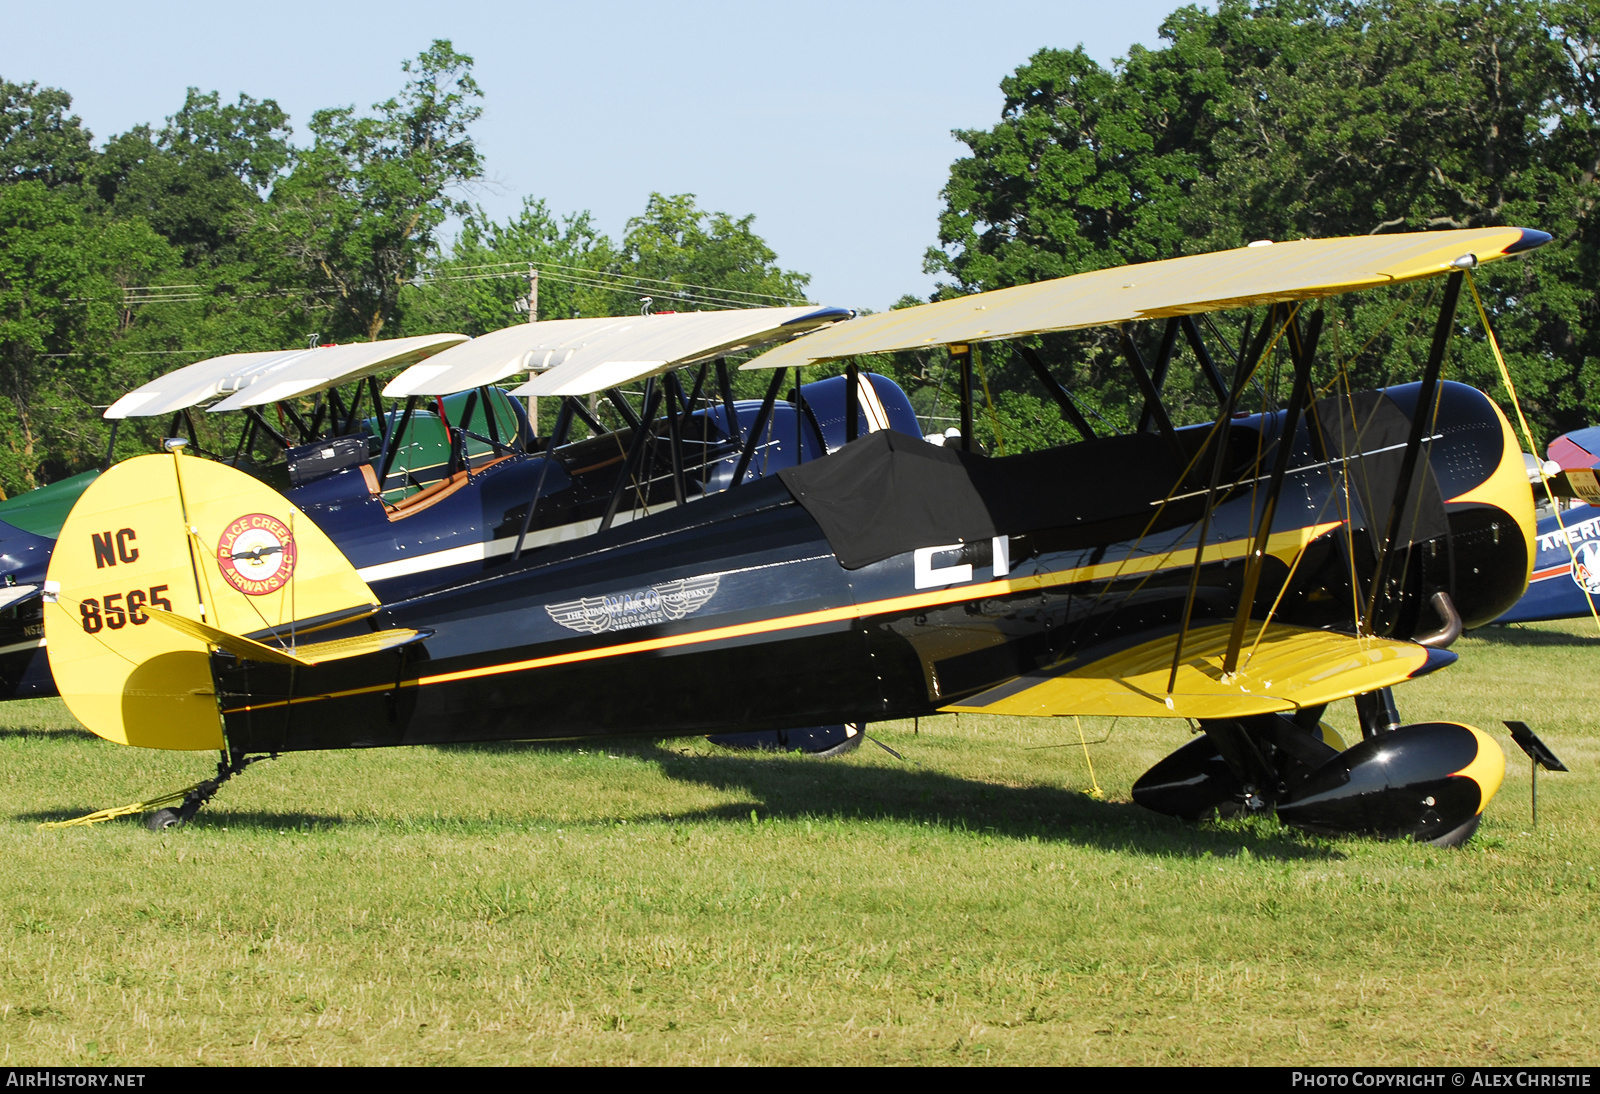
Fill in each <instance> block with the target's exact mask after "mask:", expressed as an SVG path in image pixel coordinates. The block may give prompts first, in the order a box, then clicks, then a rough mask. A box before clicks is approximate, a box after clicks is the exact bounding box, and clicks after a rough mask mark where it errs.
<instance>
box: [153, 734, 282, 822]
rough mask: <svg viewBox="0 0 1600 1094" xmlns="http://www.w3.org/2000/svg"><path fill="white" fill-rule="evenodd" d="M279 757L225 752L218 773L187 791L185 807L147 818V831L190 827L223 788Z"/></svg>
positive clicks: (184, 800)
mask: <svg viewBox="0 0 1600 1094" xmlns="http://www.w3.org/2000/svg"><path fill="white" fill-rule="evenodd" d="M277 758H278V754H277V753H276V752H273V753H271V754H269V755H263V756H246V755H244V753H242V752H241V753H238V754H237V755H236V754H233V753H229V752H224V753H223V754H222V758H221V759H220V760H218V761H217V773H216V775H215V776H213V777H212V778H209V779H207V780H205V781H204V782H200V783H196V784H195V785H193V786H191V787H190V788H189V789H188V790H186V791H184V794H183V803H182V804H181V805H179V806H178V807H177V808H176V809H171V808H169V809H157V810H156V811H155V812H154V813H151V814H150V815H149V816H148V817H146V818H145V821H144V824H145V827H146V828H148V829H150V831H152V832H160V831H163V830H165V829H167V828H172V827H174V826H176V825H180V824H188V823H189V822H190V821H191V820H193V819H194V815H195V814H196V813H198V812H200V807H201V806H202V805H204V804H205V803H206V802H208V801H210V800H211V799H212V798H214V797H216V796H217V791H218V790H221V789H222V784H223V783H225V782H227V781H228V780H229V779H231V778H233V777H234V776H235V775H237V774H239V773H240V772H241V771H243V770H244V769H245V768H247V767H249V766H250V765H251V764H253V763H256V762H258V761H260V760H276V759H277Z"/></svg>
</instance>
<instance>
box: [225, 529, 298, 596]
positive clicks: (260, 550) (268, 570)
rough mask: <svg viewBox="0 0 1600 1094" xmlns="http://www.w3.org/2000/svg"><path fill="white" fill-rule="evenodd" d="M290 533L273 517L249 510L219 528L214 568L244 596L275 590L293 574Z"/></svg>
mask: <svg viewBox="0 0 1600 1094" xmlns="http://www.w3.org/2000/svg"><path fill="white" fill-rule="evenodd" d="M294 559H295V549H294V533H292V532H290V531H289V526H288V525H287V524H285V523H283V521H281V520H279V519H278V518H277V517H274V516H269V515H267V514H266V513H250V514H248V515H246V516H242V517H240V518H239V519H237V520H235V521H234V522H233V523H232V524H229V525H228V527H227V528H226V529H224V530H223V533H222V538H221V539H220V540H218V541H217V569H219V570H221V571H222V577H223V579H224V580H225V581H227V583H228V584H229V585H232V586H233V587H234V588H235V589H238V590H239V591H240V592H241V593H244V594H245V595H247V596H266V595H267V594H268V593H275V592H277V591H278V590H279V589H281V588H283V587H284V585H286V584H288V582H289V579H290V578H291V577H293V576H294Z"/></svg>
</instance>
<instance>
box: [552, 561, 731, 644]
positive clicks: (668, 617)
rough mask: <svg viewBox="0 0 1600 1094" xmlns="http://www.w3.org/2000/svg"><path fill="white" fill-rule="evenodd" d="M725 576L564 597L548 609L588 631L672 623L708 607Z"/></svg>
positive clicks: (564, 621) (565, 622)
mask: <svg viewBox="0 0 1600 1094" xmlns="http://www.w3.org/2000/svg"><path fill="white" fill-rule="evenodd" d="M721 580H722V579H721V578H720V577H718V576H715V575H713V576H711V577H686V578H680V579H679V580H677V581H665V582H662V583H661V584H659V585H651V586H650V587H649V588H646V589H632V590H629V591H628V592H625V593H612V594H608V595H606V596H585V597H581V598H580V599H578V600H563V601H562V602H561V603H559V604H546V605H545V606H544V610H545V611H546V612H547V613H549V615H550V618H551V619H552V620H554V621H555V622H557V623H559V624H561V625H562V626H563V627H566V628H567V629H569V630H574V631H582V632H584V633H585V634H602V633H604V632H606V631H622V630H628V629H629V628H632V627H647V626H649V625H651V624H652V623H671V622H675V621H677V620H679V619H682V618H684V617H685V616H689V615H693V614H694V613H695V612H697V611H699V610H700V609H701V608H703V607H705V605H706V604H708V603H709V602H710V600H711V598H712V597H713V596H716V595H717V586H718V585H719V584H720V583H721Z"/></svg>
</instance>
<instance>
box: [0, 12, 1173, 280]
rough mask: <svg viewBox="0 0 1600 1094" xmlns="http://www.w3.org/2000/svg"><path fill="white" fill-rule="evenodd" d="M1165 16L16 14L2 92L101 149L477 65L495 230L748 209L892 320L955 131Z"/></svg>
mask: <svg viewBox="0 0 1600 1094" xmlns="http://www.w3.org/2000/svg"><path fill="white" fill-rule="evenodd" d="M1179 6H1181V4H1180V2H1179V0H1120V2H1118V3H1104V2H1092V0H1057V2H1055V3H1048V2H1036V0H1018V2H1012V3H991V4H974V3H970V2H968V3H959V4H958V3H951V2H946V0H920V2H914V3H911V2H898V0H896V2H885V0H878V2H865V3H862V2H857V3H845V2H833V0H827V2H823V3H812V4H808V5H781V6H780V5H776V4H761V3H750V2H745V3H690V2H684V3H678V4H669V3H657V4H636V3H604V4H575V3H571V2H565V3H549V2H543V0H533V2H525V3H517V4H508V3H454V4H449V3H446V4H439V3H430V4H422V3H412V2H409V0H395V2H389V3H381V4H379V3H367V2H361V3H349V2H346V3H340V2H328V0H324V2H322V3H316V4H312V3H305V2H302V0H289V2H282V3H274V4H261V3H256V4H248V5H246V4H237V5H234V4H218V3H209V4H181V3H169V2H162V0H146V2H145V3H141V4H137V5H128V4H125V3H115V4H112V3H102V2H98V0H95V2H79V3H75V4H65V5H60V6H57V5H54V4H37V3H35V4H25V5H24V4H15V5H9V6H8V10H7V11H6V14H5V20H4V30H3V32H0V76H4V77H5V78H6V79H9V80H12V81H30V80H37V81H39V82H40V83H41V84H46V85H50V86H55V87H61V88H64V89H66V90H67V91H69V92H71V93H72V95H73V97H74V109H75V110H76V111H77V113H78V114H80V115H81V116H82V118H83V120H84V122H85V124H86V125H88V127H89V128H90V129H91V130H92V131H93V132H94V134H95V137H96V139H97V140H103V139H105V138H106V137H108V136H110V135H112V134H114V133H118V132H121V131H123V130H125V129H127V128H129V127H130V126H133V125H136V124H138V123H140V122H154V123H159V122H160V120H161V119H162V118H164V117H166V116H167V115H168V114H171V113H172V112H173V111H174V110H176V109H177V108H178V107H179V106H181V105H182V103H183V97H184V90H185V88H187V87H190V86H194V87H198V88H200V89H201V90H205V91H210V90H217V91H220V92H222V95H223V97H224V98H225V99H232V98H233V97H235V96H236V95H237V94H238V93H239V92H241V91H243V92H246V93H248V94H250V95H254V96H256V97H258V98H275V99H277V100H278V102H279V103H280V104H281V105H282V106H283V107H284V109H286V110H287V111H289V113H290V115H291V117H292V123H291V124H293V125H294V126H295V129H296V139H303V138H304V137H305V136H306V131H305V124H304V123H305V121H306V119H307V118H308V117H309V115H310V113H311V111H312V110H314V109H317V108H318V107H323V106H337V105H350V104H353V105H355V106H357V107H360V108H366V107H368V106H370V105H371V104H372V103H373V102H375V101H378V100H381V99H384V98H387V97H389V96H390V95H392V94H393V93H394V92H395V91H396V90H398V88H399V87H400V85H401V83H402V81H403V76H402V75H401V73H400V70H399V69H400V62H401V61H402V60H403V59H404V58H407V57H411V56H415V55H416V54H417V53H418V52H419V51H420V50H422V49H423V48H425V47H426V46H427V45H428V43H429V42H430V41H432V40H433V39H435V38H448V39H451V40H452V41H453V42H454V44H455V46H456V48H457V49H458V50H461V51H462V52H464V53H467V54H470V55H471V56H472V57H473V58H474V59H475V61H476V66H475V72H476V75H477V78H478V81H479V83H480V84H481V85H482V87H483V90H484V93H485V99H484V108H485V109H484V116H483V119H482V121H481V122H480V123H479V124H478V126H477V129H476V135H477V137H478V141H479V144H480V147H481V149H482V151H483V153H484V155H485V158H486V161H487V165H488V176H489V177H488V179H487V181H486V183H485V184H484V185H483V186H482V187H481V188H479V189H478V190H477V192H476V193H475V194H474V195H472V196H473V198H474V200H477V201H478V202H480V203H481V204H482V205H483V206H484V207H485V208H486V209H488V210H489V212H490V213H492V214H494V215H495V216H497V217H505V216H509V215H511V214H512V213H513V212H515V211H516V209H517V208H518V207H519V206H520V204H521V200H522V197H523V195H532V196H535V197H542V198H544V199H546V200H547V201H548V202H549V203H550V207H551V208H552V209H553V210H555V211H557V212H571V211H576V210H580V209H589V210H592V211H593V213H594V214H595V216H596V218H597V220H598V222H599V224H600V227H601V228H602V229H604V230H605V231H608V232H610V233H612V234H614V235H620V234H621V232H622V230H623V226H624V225H625V223H626V221H627V219H628V217H630V216H633V215H635V214H637V213H638V212H639V211H641V210H642V209H643V207H644V203H645V199H646V198H647V196H648V195H649V194H650V192H651V191H652V190H655V191H661V192H663V193H685V192H687V193H693V194H697V195H698V196H699V201H700V204H701V206H702V207H703V208H709V209H716V210H721V211H725V212H728V213H731V214H734V215H736V216H743V215H745V214H748V213H754V214H755V217H756V221H755V227H756V231H758V232H759V233H761V234H762V235H763V236H764V237H765V238H766V239H767V241H768V242H769V243H770V244H771V245H772V246H773V248H774V249H775V250H776V251H777V252H778V256H779V261H780V262H781V264H782V265H783V266H785V267H786V268H789V269H796V270H801V271H804V272H806V273H809V274H811V275H812V282H811V290H810V291H811V296H812V298H813V299H815V300H820V301H823V302H825V303H829V304H838V305H842V306H846V307H870V308H877V309H882V308H885V307H887V306H888V305H889V304H890V303H891V302H893V301H894V300H895V299H896V298H897V297H899V296H900V295H901V294H902V293H906V292H913V293H918V294H925V293H926V292H927V291H928V290H929V289H930V287H931V285H932V279H931V278H928V277H926V276H925V275H924V274H923V273H922V253H923V250H924V249H925V248H926V247H928V246H929V245H930V244H932V243H934V242H936V239H937V230H938V225H937V219H936V218H937V215H938V211H939V199H938V194H939V189H940V187H941V186H943V184H944V181H945V178H946V176H947V173H948V170H949V166H950V164H951V162H952V161H953V160H955V159H956V158H957V157H958V156H959V155H960V154H961V152H962V151H963V150H964V149H963V146H962V145H960V144H958V143H957V142H956V141H955V140H954V139H953V138H952V137H951V136H950V130H952V129H957V128H975V127H987V126H990V125H993V124H994V122H995V121H996V120H997V119H998V117H999V111H1000V106H1001V97H1000V92H999V86H998V85H999V81H1000V79H1001V77H1003V76H1004V75H1006V74H1007V73H1009V72H1011V71H1012V70H1013V69H1014V68H1016V66H1017V65H1019V64H1021V63H1022V62H1023V61H1025V60H1026V59H1027V58H1028V56H1029V55H1030V54H1032V53H1033V52H1034V51H1035V50H1037V49H1040V48H1043V47H1045V46H1056V47H1071V46H1074V45H1077V44H1078V43H1080V42H1081V43H1083V45H1084V46H1085V48H1086V49H1087V50H1088V51H1089V53H1090V54H1091V55H1092V56H1093V57H1095V58H1096V59H1097V60H1099V61H1100V62H1101V63H1103V64H1109V63H1110V62H1111V60H1112V59H1113V58H1115V57H1119V56H1123V55H1125V54H1126V52H1127V49H1128V46H1129V45H1130V44H1133V43H1140V44H1143V45H1146V46H1149V47H1152V48H1153V47H1157V46H1159V44H1160V40H1159V38H1158V37H1157V33H1156V31H1157V28H1158V27H1159V25H1160V23H1161V20H1162V19H1163V18H1164V17H1165V15H1166V14H1167V13H1168V12H1170V11H1172V10H1174V9H1176V8H1178V7H1179Z"/></svg>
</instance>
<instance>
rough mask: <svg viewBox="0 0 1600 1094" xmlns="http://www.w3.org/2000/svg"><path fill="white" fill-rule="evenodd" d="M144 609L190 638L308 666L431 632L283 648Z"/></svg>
mask: <svg viewBox="0 0 1600 1094" xmlns="http://www.w3.org/2000/svg"><path fill="white" fill-rule="evenodd" d="M145 610H146V611H147V612H149V614H150V618H152V619H155V620H159V621H160V622H162V623H165V624H166V625H167V626H169V627H171V628H173V629H174V630H179V631H182V632H183V633H184V634H187V635H188V636H189V637H190V638H197V639H199V640H200V641H202V642H204V643H206V644H207V645H209V646H216V647H217V648H219V649H224V650H227V651H228V652H229V653H231V654H233V655H234V656H235V657H238V658H242V659H243V660H246V661H265V662H267V663H269V664H275V665H301V666H303V667H306V668H310V667H311V666H312V665H320V664H323V663H324V662H327V661H343V660H345V659H346V658H350V657H361V656H362V655H364V654H368V653H378V652H379V651H381V650H392V649H398V648H399V647H401V646H408V645H410V644H411V643H413V642H417V641H420V640H422V639H424V638H427V637H428V635H429V634H431V633H432V632H431V631H414V630H411V629H410V628H406V627H401V628H397V629H395V630H391V631H376V632H374V633H372V634H358V635H356V636H355V637H354V638H335V639H333V640H332V641H329V642H312V643H309V644H307V645H304V646H296V647H294V648H293V649H282V648H280V647H278V646H269V645H266V644H265V643H263V642H257V641H256V640H255V639H253V638H246V637H244V636H243V635H241V634H229V633H228V632H227V631H224V630H218V629H217V628H216V627H213V626H211V625H210V624H208V623H201V622H200V621H198V620H195V619H185V618H184V617H183V616H181V615H174V614H173V613H171V612H164V611H162V610H161V609H160V608H147V609H145Z"/></svg>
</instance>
